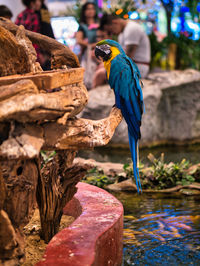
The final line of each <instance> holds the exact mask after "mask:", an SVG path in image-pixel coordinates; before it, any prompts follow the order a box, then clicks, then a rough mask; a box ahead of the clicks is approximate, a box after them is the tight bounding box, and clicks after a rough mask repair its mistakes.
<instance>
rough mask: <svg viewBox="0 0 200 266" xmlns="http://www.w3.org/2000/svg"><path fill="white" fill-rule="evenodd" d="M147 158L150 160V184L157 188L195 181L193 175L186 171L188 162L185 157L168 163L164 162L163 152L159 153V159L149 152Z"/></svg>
mask: <svg viewBox="0 0 200 266" xmlns="http://www.w3.org/2000/svg"><path fill="white" fill-rule="evenodd" d="M148 159H149V160H150V161H151V162H152V175H153V179H152V180H151V181H152V185H154V186H157V187H158V188H159V189H164V188H170V187H173V186H176V185H188V184H190V183H192V182H194V181H195V179H194V177H193V176H192V175H189V174H188V173H187V172H186V170H187V169H188V168H189V166H190V163H189V161H186V160H185V159H183V160H182V161H181V162H180V163H172V162H171V163H169V164H166V163H165V162H164V154H161V157H160V158H159V159H156V158H155V157H154V156H153V155H152V154H149V155H148Z"/></svg>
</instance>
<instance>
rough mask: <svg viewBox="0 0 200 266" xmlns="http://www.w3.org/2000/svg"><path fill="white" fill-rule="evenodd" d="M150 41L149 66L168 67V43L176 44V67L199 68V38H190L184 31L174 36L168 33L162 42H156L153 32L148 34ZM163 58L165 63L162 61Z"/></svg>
mask: <svg viewBox="0 0 200 266" xmlns="http://www.w3.org/2000/svg"><path fill="white" fill-rule="evenodd" d="M149 38H150V42H151V55H152V60H151V68H153V67H155V66H159V67H161V68H169V63H168V61H167V57H168V52H169V46H170V44H173V43H174V44H176V48H177V50H176V62H175V68H176V69H182V70H183V69H186V68H193V69H197V70H200V61H199V58H200V40H196V41H194V40H192V39H190V38H188V36H187V35H185V34H184V33H182V34H179V36H176V35H174V34H170V35H169V36H167V37H166V38H164V39H163V41H162V42H158V41H157V38H156V36H155V34H154V33H152V34H151V35H150V36H149ZM163 60H165V63H163Z"/></svg>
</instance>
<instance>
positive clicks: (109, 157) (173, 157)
mask: <svg viewBox="0 0 200 266" xmlns="http://www.w3.org/2000/svg"><path fill="white" fill-rule="evenodd" d="M149 153H152V154H153V155H154V156H155V157H159V156H160V154H161V153H164V154H165V161H166V162H167V163H168V162H170V161H172V162H180V161H181V160H182V159H183V158H185V159H187V160H189V161H190V162H192V163H199V161H200V145H192V146H168V147H157V148H151V149H150V148H146V149H140V161H141V162H143V163H147V162H148V159H147V155H148V154H149ZM78 155H79V156H80V157H83V158H86V159H88V158H91V159H95V160H96V161H99V162H113V163H123V164H124V163H127V162H128V160H129V159H130V158H131V153H130V151H129V148H112V147H109V146H105V147H100V148H95V149H94V150H93V151H80V152H79V154H78Z"/></svg>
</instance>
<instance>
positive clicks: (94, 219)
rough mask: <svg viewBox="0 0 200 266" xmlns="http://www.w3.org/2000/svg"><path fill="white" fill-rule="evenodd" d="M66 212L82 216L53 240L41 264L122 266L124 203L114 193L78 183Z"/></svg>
mask: <svg viewBox="0 0 200 266" xmlns="http://www.w3.org/2000/svg"><path fill="white" fill-rule="evenodd" d="M77 187H78V191H77V193H76V194H75V197H74V198H73V199H72V200H71V201H70V202H69V203H68V204H67V205H66V206H65V208H64V210H63V211H64V214H67V215H72V216H74V217H77V216H78V218H77V219H76V220H75V221H74V222H73V223H72V224H71V225H70V226H69V227H67V228H65V229H63V230H62V231H61V232H59V233H58V234H56V235H55V236H54V237H53V238H52V240H51V241H50V242H49V244H48V246H47V248H46V251H45V254H44V256H43V259H42V260H41V261H40V262H38V263H37V264H36V265H37V266H44V265H48V266H56V265H57V266H62V265H69V266H89V265H95V266H107V265H109V266H110V265H115V266H121V265H122V248H123V239H122V238H123V236H122V235H123V206H122V204H121V203H120V202H119V201H118V200H117V199H116V198H115V197H114V196H112V195H111V194H110V193H108V192H107V191H105V190H103V189H100V188H98V187H95V186H92V185H88V184H85V183H81V182H80V183H78V185H77Z"/></svg>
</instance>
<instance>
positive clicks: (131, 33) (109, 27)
mask: <svg viewBox="0 0 200 266" xmlns="http://www.w3.org/2000/svg"><path fill="white" fill-rule="evenodd" d="M100 24H101V28H103V29H104V30H106V31H108V32H110V33H112V34H113V35H117V36H118V42H119V43H120V45H121V46H122V48H123V49H124V51H125V52H126V54H127V55H128V56H129V57H130V58H131V59H132V60H133V61H134V62H135V63H136V64H137V66H138V68H139V70H140V73H141V77H142V78H145V77H146V76H147V75H148V73H149V64H150V59H151V52H150V41H149V38H148V36H147V34H146V33H145V32H144V30H143V28H142V26H141V25H139V24H138V23H137V22H135V21H132V20H124V19H122V18H120V17H119V16H117V15H106V14H105V15H104V16H103V17H102V19H101V23H100Z"/></svg>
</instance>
